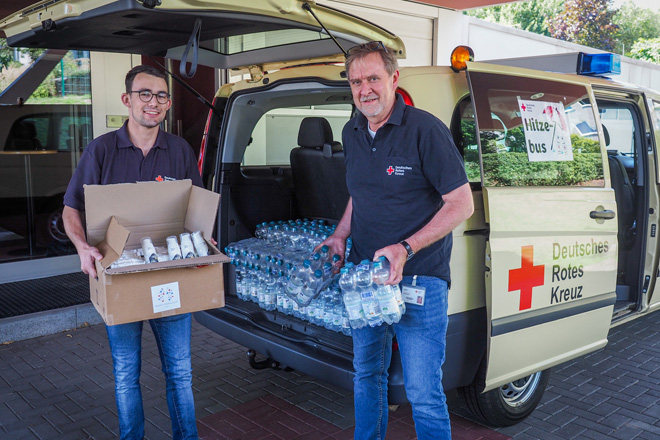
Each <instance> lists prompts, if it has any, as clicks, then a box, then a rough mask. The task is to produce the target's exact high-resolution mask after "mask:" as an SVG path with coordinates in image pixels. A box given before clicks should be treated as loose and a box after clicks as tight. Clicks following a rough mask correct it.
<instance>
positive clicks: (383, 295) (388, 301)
mask: <svg viewBox="0 0 660 440" xmlns="http://www.w3.org/2000/svg"><path fill="white" fill-rule="evenodd" d="M389 277H390V271H389V270H387V269H385V268H384V267H383V262H382V261H376V262H374V264H373V281H374V283H375V284H376V286H377V287H376V298H378V303H379V305H380V310H381V317H382V318H383V321H385V322H386V323H387V324H393V323H397V322H399V321H400V320H401V312H400V311H399V305H398V304H397V302H396V298H395V297H394V291H393V290H392V289H391V288H390V286H388V285H385V282H386V281H387V279H388V278H389Z"/></svg>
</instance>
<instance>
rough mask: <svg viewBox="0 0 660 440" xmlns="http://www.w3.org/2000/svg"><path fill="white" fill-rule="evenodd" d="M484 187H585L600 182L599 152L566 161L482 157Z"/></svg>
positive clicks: (516, 155) (522, 155)
mask: <svg viewBox="0 0 660 440" xmlns="http://www.w3.org/2000/svg"><path fill="white" fill-rule="evenodd" d="M483 161H484V172H485V174H486V182H485V183H486V185H487V186H566V185H585V186H589V185H591V184H592V182H594V181H597V180H600V179H603V163H602V159H601V155H600V153H576V152H574V153H573V160H572V161H566V162H530V161H529V160H528V158H527V154H526V153H506V154H498V153H488V154H484V155H483Z"/></svg>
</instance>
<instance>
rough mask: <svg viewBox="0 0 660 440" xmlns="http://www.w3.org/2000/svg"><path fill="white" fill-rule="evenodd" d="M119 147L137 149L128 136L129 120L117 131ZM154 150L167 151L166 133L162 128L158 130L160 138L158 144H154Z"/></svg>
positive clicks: (157, 139) (157, 140)
mask: <svg viewBox="0 0 660 440" xmlns="http://www.w3.org/2000/svg"><path fill="white" fill-rule="evenodd" d="M117 147H118V148H130V147H135V146H134V145H133V142H131V138H130V137H129V136H128V120H126V121H125V122H124V125H122V126H121V128H120V129H119V130H117ZM135 148H137V147H135ZM153 148H162V149H167V140H166V139H165V133H163V130H161V129H160V127H159V128H158V137H157V138H156V142H155V143H154V146H153Z"/></svg>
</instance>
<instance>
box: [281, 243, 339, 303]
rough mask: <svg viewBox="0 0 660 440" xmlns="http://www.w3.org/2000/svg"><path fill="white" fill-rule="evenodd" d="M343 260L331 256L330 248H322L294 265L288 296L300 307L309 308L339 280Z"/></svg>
mask: <svg viewBox="0 0 660 440" xmlns="http://www.w3.org/2000/svg"><path fill="white" fill-rule="evenodd" d="M341 259H342V258H341V257H340V256H339V255H331V254H330V249H329V248H328V246H325V245H324V246H321V249H319V252H315V253H313V254H312V255H311V256H310V257H309V258H305V259H304V260H303V261H302V262H301V263H297V264H295V265H294V267H293V269H292V270H291V272H290V274H289V280H288V282H287V284H286V291H285V292H286V294H287V296H288V297H289V298H290V299H292V300H293V301H295V302H296V303H297V304H298V305H299V306H303V307H305V306H308V305H309V303H310V302H312V300H313V299H315V298H316V297H317V296H318V295H319V293H321V292H322V291H323V290H325V289H326V288H327V287H328V286H329V285H330V283H331V282H332V281H333V280H334V279H336V278H337V275H338V274H339V269H340V264H341Z"/></svg>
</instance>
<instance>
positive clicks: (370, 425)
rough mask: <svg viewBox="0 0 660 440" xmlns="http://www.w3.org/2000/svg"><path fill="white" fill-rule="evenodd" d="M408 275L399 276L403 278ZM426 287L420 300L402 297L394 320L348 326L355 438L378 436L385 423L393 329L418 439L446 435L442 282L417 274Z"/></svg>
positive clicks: (444, 293) (381, 437)
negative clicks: (421, 302) (402, 307)
mask: <svg viewBox="0 0 660 440" xmlns="http://www.w3.org/2000/svg"><path fill="white" fill-rule="evenodd" d="M411 282H412V277H411V276H405V277H404V278H403V283H404V284H411ZM416 284H417V286H423V287H426V297H425V302H424V305H423V306H419V305H416V304H408V303H406V313H405V314H404V315H403V317H402V318H401V321H399V322H398V323H397V324H393V325H391V326H389V325H385V324H383V325H381V326H379V327H375V328H372V327H368V326H367V327H364V328H362V329H357V330H355V329H353V330H352V335H353V352H354V358H353V366H354V368H355V378H354V385H355V388H354V391H355V440H384V439H385V431H386V429H387V377H388V372H387V370H388V368H389V366H390V360H391V357H392V339H393V336H394V335H396V338H397V342H398V344H399V351H400V354H401V363H402V365H403V379H404V385H405V389H406V395H407V396H408V400H409V401H410V403H411V405H412V410H413V420H414V422H415V431H416V432H417V439H418V440H431V439H433V440H445V439H446V440H451V427H450V423H449V411H448V409H447V401H446V398H445V394H444V390H443V388H442V364H443V363H444V361H445V337H446V335H447V294H448V290H447V283H446V282H445V281H443V280H441V279H439V278H435V277H426V276H418V277H417V283H416Z"/></svg>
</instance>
